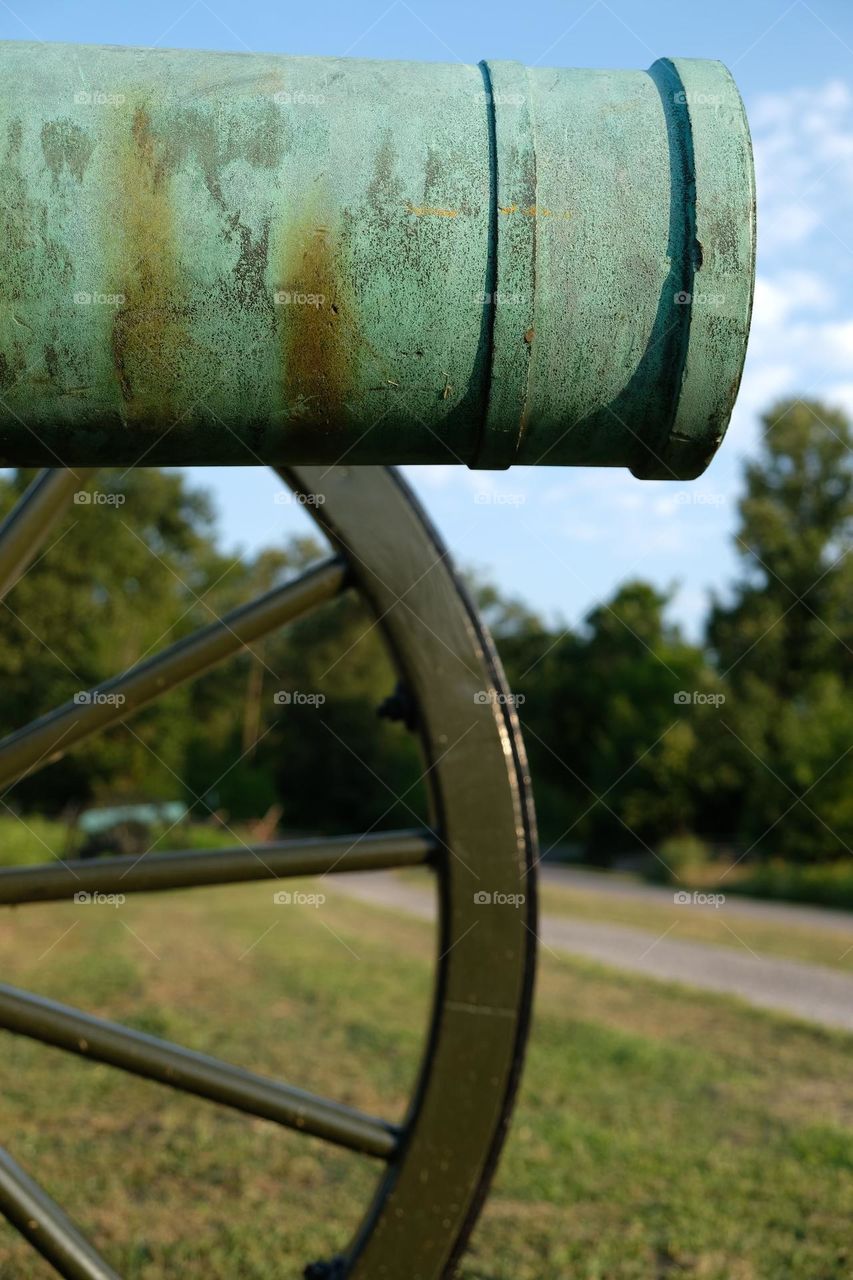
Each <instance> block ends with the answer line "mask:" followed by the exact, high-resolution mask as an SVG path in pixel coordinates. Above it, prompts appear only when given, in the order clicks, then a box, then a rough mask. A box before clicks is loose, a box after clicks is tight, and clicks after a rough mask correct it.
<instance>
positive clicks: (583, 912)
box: [541, 884, 853, 972]
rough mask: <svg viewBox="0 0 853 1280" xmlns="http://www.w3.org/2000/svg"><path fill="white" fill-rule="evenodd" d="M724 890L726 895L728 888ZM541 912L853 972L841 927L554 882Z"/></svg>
mask: <svg viewBox="0 0 853 1280" xmlns="http://www.w3.org/2000/svg"><path fill="white" fill-rule="evenodd" d="M720 890H721V891H722V892H726V888H725V886H724V885H723V886H721V887H720ZM704 892H715V890H704ZM673 893H674V890H673ZM541 908H542V911H543V912H548V913H549V914H551V915H559V916H573V917H576V918H578V919H582V920H600V921H602V922H604V923H608V924H624V925H629V926H631V927H632V928H637V929H648V930H649V931H650V932H652V933H654V934H655V935H662V934H664V933H666V936H667V937H668V938H671V939H674V940H676V941H679V942H711V943H715V944H718V945H719V946H723V947H739V948H747V949H748V950H749V951H751V952H754V953H755V954H756V955H770V956H783V957H784V958H786V959H788V960H804V961H806V962H807V963H809V964H823V965H829V966H830V967H831V968H835V969H844V970H847V971H848V972H853V936H851V934H850V933H849V932H844V931H843V930H841V929H832V928H814V927H808V926H804V925H790V924H787V923H785V924H779V923H776V922H775V921H769V920H759V919H748V918H747V917H746V916H743V915H732V914H730V913H727V912H726V911H725V908H723V909H722V910H715V909H713V908H709V907H698V906H692V905H688V906H678V905H676V903H675V902H671V903H666V902H660V903H658V902H644V901H642V900H640V899H636V898H629V897H625V898H619V897H616V896H615V895H614V894H612V893H607V892H601V893H596V892H595V890H594V889H589V890H588V889H586V888H584V889H574V888H571V889H570V888H563V887H562V886H560V885H552V884H547V885H543V886H542V891H541Z"/></svg>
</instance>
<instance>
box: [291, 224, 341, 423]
mask: <svg viewBox="0 0 853 1280" xmlns="http://www.w3.org/2000/svg"><path fill="white" fill-rule="evenodd" d="M340 248H341V246H340V241H338V240H336V238H335V237H334V235H333V233H332V231H331V230H330V226H329V221H328V219H324V218H322V217H317V218H312V219H307V220H305V221H303V222H302V223H301V224H300V225H298V226H296V227H294V228H292V229H290V230H289V232H288V235H287V237H286V240H285V248H284V254H283V261H282V270H281V278H280V282H279V285H278V288H277V291H276V302H277V308H276V310H277V312H278V315H279V329H280V333H281V344H282V362H283V390H284V401H285V404H286V406H287V409H288V416H289V417H290V419H291V421H294V422H296V423H298V422H300V421H305V422H308V423H314V424H317V425H318V426H323V427H327V428H330V429H331V430H336V429H338V428H342V427H344V426H345V419H346V417H347V400H348V397H349V396H350V393H351V389H352V387H353V382H354V378H355V370H356V357H357V352H358V341H359V338H358V325H357V322H356V316H355V313H354V307H353V303H352V298H351V291H350V290H349V289H348V288H347V287H346V282H345V281H344V280H343V279H342V276H341V272H340V261H339V254H340Z"/></svg>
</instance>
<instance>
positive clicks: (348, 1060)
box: [0, 885, 853, 1280]
mask: <svg viewBox="0 0 853 1280" xmlns="http://www.w3.org/2000/svg"><path fill="white" fill-rule="evenodd" d="M3 926H4V927H3V931H2V935H0V963H1V964H2V971H3V974H4V980H5V981H7V982H10V983H13V984H16V985H19V986H24V987H29V988H31V989H34V990H36V991H39V992H41V993H44V994H47V995H51V996H54V997H55V998H58V999H62V1000H67V1001H68V1002H69V1003H77V1004H80V1005H81V1006H83V1007H85V1008H87V1009H90V1010H92V1011H95V1012H98V1013H101V1014H103V1015H105V1016H108V1017H113V1018H119V1019H122V1020H124V1021H126V1022H127V1023H129V1024H130V1025H133V1026H136V1027H139V1028H142V1029H144V1030H147V1031H150V1032H153V1033H155V1034H158V1035H163V1036H166V1037H169V1038H172V1039H175V1040H177V1041H179V1042H181V1043H184V1044H189V1045H193V1046H195V1047H197V1048H200V1049H203V1050H205V1051H208V1052H212V1053H216V1054H218V1055H220V1056H222V1057H224V1058H227V1059H229V1060H232V1061H235V1062H239V1063H241V1064H243V1065H246V1066H249V1067H251V1068H253V1069H256V1070H259V1071H262V1072H265V1073H270V1074H278V1075H280V1076H282V1077H284V1078H287V1079H289V1080H291V1081H292V1082H294V1083H296V1084H301V1085H303V1086H305V1087H307V1088H310V1089H313V1090H315V1091H317V1092H321V1093H327V1094H329V1095H330V1096H332V1097H335V1098H339V1099H341V1100H343V1101H346V1102H349V1103H351V1104H353V1105H356V1106H359V1107H362V1108H363V1109H365V1110H367V1111H371V1112H375V1113H381V1114H383V1115H387V1116H389V1117H391V1118H394V1117H399V1116H400V1115H401V1114H402V1110H403V1107H404V1105H405V1100H406V1098H407V1094H408V1090H409V1088H410V1085H411V1081H412V1078H413V1075H414V1073H415V1070H416V1067H417V1063H418V1060H419V1055H420V1052H421V1046H422V1036H423V1029H424V1025H425V1019H426V1012H427V1008H428V1005H429V997H430V974H431V957H432V934H431V930H430V929H429V928H428V927H427V926H426V925H424V924H422V923H420V922H418V921H414V920H411V919H408V918H406V919H403V918H401V917H397V916H395V915H393V914H391V913H388V912H383V911H380V910H379V909H376V908H372V907H367V906H362V905H360V904H357V903H354V902H351V901H349V900H346V899H343V898H337V897H335V896H334V895H333V893H331V894H330V897H329V899H328V901H327V903H326V904H325V905H324V906H323V907H322V908H320V909H317V910H315V909H312V908H309V907H294V908H280V907H279V908H276V907H275V906H273V904H272V893H271V890H270V886H269V885H266V886H244V887H241V888H238V889H228V890H226V889H215V890H203V891H196V892H194V893H192V894H186V893H185V894H173V895H162V896H160V897H158V898H147V899H142V898H140V899H136V900H133V901H130V902H128V904H126V905H125V906H124V907H121V908H119V909H118V910H116V909H114V908H108V907H95V906H91V907H73V906H71V905H61V906H59V905H55V906H45V907H25V908H19V909H17V910H16V911H15V912H14V913H12V912H10V913H8V914H6V915H4V918H3ZM851 1049H853V1040H851V1039H850V1038H848V1037H844V1036H842V1035H840V1034H834V1033H830V1032H827V1031H822V1030H820V1029H817V1028H813V1027H807V1026H805V1025H799V1024H796V1023H793V1022H788V1021H785V1020H783V1019H781V1018H778V1017H774V1016H771V1015H767V1014H762V1013H759V1012H756V1011H754V1010H751V1009H747V1008H746V1007H744V1006H739V1005H737V1004H735V1003H734V1002H731V1001H728V1000H725V999H722V998H719V999H715V998H712V997H708V996H705V995H701V996H700V995H698V994H693V993H690V992H688V991H685V990H680V989H678V988H675V987H667V986H662V985H658V984H654V983H650V982H647V981H644V980H639V979H635V978H630V977H628V976H620V975H617V974H614V973H611V972H608V971H605V970H604V969H599V968H597V967H595V966H592V965H587V964H582V963H579V962H573V961H570V960H557V959H555V958H554V957H553V956H550V955H548V954H547V953H546V954H545V956H544V959H543V963H542V969H541V974H540V982H539V990H538V995H537V1008H536V1019H535V1025H534V1032H533V1041H532V1049H531V1052H530V1056H529V1060H528V1065H527V1070H526V1073H525V1079H524V1086H523V1091H522V1097H521V1100H520V1105H519V1108H518V1111H517V1113H516V1117H515V1121H514V1125H513V1129H512V1134H511V1138H510V1141H509V1144H508V1147H507V1150H506V1153H505V1156H504V1159H503V1161H502V1164H501V1168H500V1172H499V1176H498V1179H497V1182H496V1185H495V1187H494V1190H493V1193H492V1196H491V1198H490V1201H489V1205H488V1208H487V1211H486V1213H485V1215H484V1217H483V1219H482V1220H481V1224H480V1226H479V1227H478V1230H477V1233H476V1236H475V1239H474V1242H473V1247H472V1250H471V1253H470V1255H469V1257H468V1259H467V1261H466V1263H465V1265H464V1267H463V1271H462V1276H463V1277H464V1280H544V1278H545V1277H547V1278H548V1280H563V1278H564V1277H566V1278H568V1277H572V1278H577V1280H617V1278H618V1280H647V1278H648V1277H661V1278H664V1277H665V1278H666V1280H672V1277H695V1278H696V1280H700V1278H701V1280H758V1278H759V1277H760V1278H762V1280H764V1278H766V1280H837V1278H840V1277H846V1276H849V1275H850V1274H851V1269H853V1254H851V1251H850V1245H851V1241H850V1221H851V1220H853V1132H851V1126H853V1078H851V1070H850V1061H851V1057H850V1054H851ZM2 1061H3V1090H2V1102H0V1122H2V1130H3V1133H4V1139H3V1140H4V1142H5V1143H6V1144H7V1145H8V1146H9V1148H10V1150H11V1151H12V1153H13V1154H14V1155H15V1156H16V1157H17V1158H18V1159H19V1160H20V1161H21V1162H22V1163H23V1164H24V1165H25V1166H26V1167H27V1168H28V1169H29V1171H30V1172H31V1173H32V1174H33V1175H34V1176H36V1177H37V1178H38V1179H39V1180H40V1181H41V1182H42V1183H43V1184H44V1185H45V1186H46V1187H47V1188H48V1189H49V1190H50V1191H51V1192H52V1193H53V1194H54V1195H55V1196H56V1197H57V1198H58V1199H60V1201H61V1202H62V1203H63V1204H64V1205H65V1207H66V1208H67V1209H68V1210H69V1211H70V1212H71V1213H72V1214H73V1216H75V1217H76V1218H77V1219H78V1220H79V1221H80V1223H81V1224H82V1225H83V1226H84V1228H85V1229H86V1230H87V1232H89V1233H90V1234H91V1236H92V1237H93V1238H94V1239H95V1240H96V1241H97V1242H98V1243H99V1244H100V1246H101V1248H102V1249H103V1251H104V1253H105V1254H106V1255H107V1257H108V1258H109V1260H110V1261H111V1262H112V1263H113V1264H114V1265H115V1266H116V1267H117V1269H118V1270H119V1271H120V1272H121V1273H122V1274H123V1275H125V1276H126V1277H128V1280H166V1278H169V1280H171V1278H172V1277H181V1280H202V1277H204V1280H219V1278H220V1277H221V1278H222V1280H226V1278H227V1280H232V1278H235V1277H240V1280H272V1278H273V1277H276V1280H279V1278H281V1277H283V1278H285V1280H287V1278H288V1277H298V1276H300V1275H301V1269H302V1267H303V1265H304V1264H305V1262H306V1261H309V1260H313V1259H315V1258H320V1257H325V1256H328V1255H329V1254H330V1253H333V1252H334V1251H335V1250H336V1249H337V1248H339V1247H340V1246H341V1245H343V1244H344V1243H345V1241H346V1239H347V1237H348V1235H349V1232H350V1230H351V1229H352V1228H353V1226H354V1225H355V1223H356V1221H357V1220H358V1217H359V1214H360V1211H361V1208H362V1207H363V1205H364V1204H365V1201H366V1199H367V1197H368V1196H369V1194H370V1191H371V1188H372V1185H373V1180H374V1178H375V1177H376V1176H377V1168H376V1166H375V1165H374V1164H372V1163H371V1162H370V1161H366V1160H364V1159H362V1158H360V1157H357V1156H353V1155H349V1154H347V1153H341V1152H338V1151H337V1150H335V1149H333V1148H330V1147H327V1146H325V1145H323V1144H321V1143H319V1142H317V1141H315V1140H313V1139H306V1138H300V1137H298V1136H297V1135H295V1134H292V1133H288V1132H286V1131H284V1130H281V1129H278V1128H276V1127H274V1126H272V1125H269V1124H266V1123H264V1122H261V1121H253V1120H249V1119H247V1118H245V1117H243V1116H240V1115H237V1114H235V1113H231V1112H228V1111H226V1110H224V1109H221V1108H217V1107H215V1106H213V1105H211V1104H208V1103H204V1102H201V1101H196V1100H192V1099H190V1098H189V1097H186V1096H184V1095H180V1094H176V1093H171V1092H170V1091H168V1090H166V1089H163V1088H161V1087H159V1086H156V1085H153V1084H148V1083H146V1082H143V1081H138V1080H135V1079H134V1078H132V1077H129V1076H125V1075H122V1074H121V1073H119V1072H117V1071H114V1070H112V1069H110V1068H108V1067H103V1066H100V1065H97V1064H93V1063H89V1062H82V1061H79V1060H77V1059H76V1058H72V1057H70V1056H67V1055H64V1054H62V1053H60V1052H59V1051H58V1050H53V1049H49V1048H44V1047H42V1046H39V1045H36V1044H32V1043H30V1042H28V1041H25V1040H23V1039H19V1038H16V1037H12V1036H8V1035H5V1034H4V1037H3V1059H2ZM51 1275H52V1272H51V1271H50V1270H49V1269H48V1268H47V1267H46V1266H45V1265H43V1264H42V1263H41V1262H40V1261H39V1260H38V1259H36V1258H35V1257H34V1255H33V1254H31V1253H30V1251H29V1250H28V1248H27V1247H26V1246H25V1245H23V1244H21V1243H20V1242H19V1241H18V1240H17V1238H16V1236H15V1235H14V1233H13V1232H12V1231H11V1230H10V1229H9V1228H7V1227H0V1276H2V1278H3V1280H30V1278H32V1280H48V1278H49V1277H50V1276H51Z"/></svg>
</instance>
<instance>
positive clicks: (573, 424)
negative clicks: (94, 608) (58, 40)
mask: <svg viewBox="0 0 853 1280" xmlns="http://www.w3.org/2000/svg"><path fill="white" fill-rule="evenodd" d="M0 71H2V83H3V84H4V85H6V86H7V88H6V90H4V91H3V93H2V94H0V156H2V163H0V225H2V241H1V242H0V243H1V244H2V252H0V462H2V463H5V464H14V465H43V464H46V465H54V466H55V465H58V464H59V463H63V464H67V465H131V464H133V463H135V462H141V461H144V462H145V463H146V464H149V465H151V464H155V463H156V464H165V463H200V464H205V463H207V464H226V463H227V464H235V463H237V464H240V463H243V464H248V465H254V464H257V463H261V462H263V463H273V464H288V465H292V464H312V465H319V464H327V463H332V462H335V461H337V460H338V459H340V458H341V457H342V456H344V455H345V456H346V460H347V462H349V463H390V462H395V463H400V462H415V463H417V462H464V463H467V464H469V465H475V466H507V465H509V464H510V463H512V462H514V461H517V462H522V463H526V464H534V463H539V462H541V463H544V464H561V465H613V466H627V467H630V468H631V470H633V471H634V472H635V474H637V475H641V476H656V477H657V476H659V477H664V478H668V477H678V478H685V477H690V476H694V475H696V474H698V473H699V472H700V471H701V470H702V469H703V468H704V466H705V465H707V462H708V460H709V459H710V457H711V456H712V454H713V452H714V450H715V448H716V446H717V444H718V443H719V440H720V439H721V438H722V434H723V432H724V430H725V427H726V424H727V422H728V417H729V414H730V412H731V407H732V404H733V401H734V396H735V394H736V391H737V385H738V381H739V378H740V372H741V368H742V364H743V358H744V353H745V347H746V338H747V332H748V326H749V311H750V304H751V294H752V280H753V259H754V187H753V177H752V161H751V151H750V143H749V134H748V130H747V125H746V121H745V117H744V114H743V109H742V106H741V103H740V99H739V97H738V94H737V90H736V89H735V87H734V85H733V83H732V81H731V78H730V77H729V75H728V72H727V71H726V70H725V68H723V67H722V66H721V65H720V64H719V63H715V62H697V61H681V60H675V61H669V60H663V61H660V62H657V63H655V64H654V66H653V67H652V68H651V69H650V70H649V71H618V72H614V71H590V70H555V69H542V68H525V67H522V66H520V65H518V64H515V63H501V62H498V63H489V64H483V65H482V66H480V67H476V66H464V65H461V64H458V65H442V64H420V63H407V62H398V63H395V62H369V61H360V60H350V59H323V58H289V57H280V56H270V55H259V54H235V53H227V54H217V53H196V52H190V51H163V50H139V49H121V48H99V47H88V46H72V45H44V44H28V43H11V42H7V43H0Z"/></svg>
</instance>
